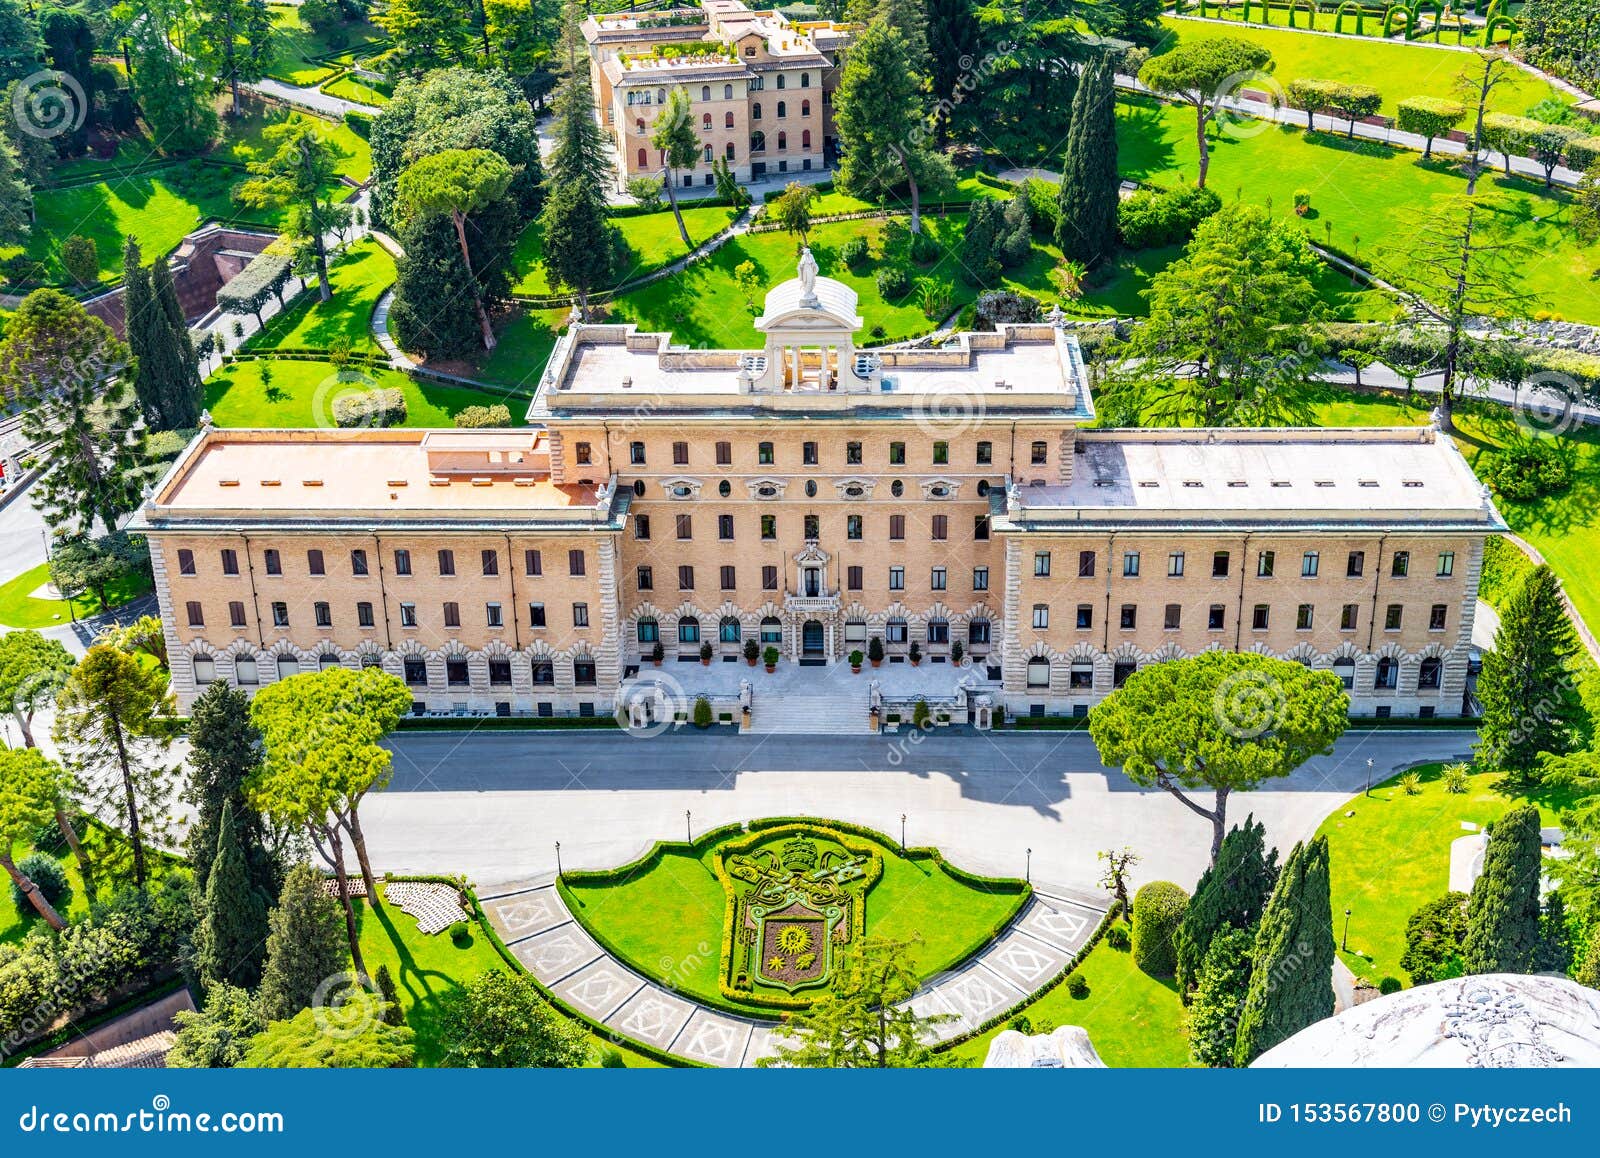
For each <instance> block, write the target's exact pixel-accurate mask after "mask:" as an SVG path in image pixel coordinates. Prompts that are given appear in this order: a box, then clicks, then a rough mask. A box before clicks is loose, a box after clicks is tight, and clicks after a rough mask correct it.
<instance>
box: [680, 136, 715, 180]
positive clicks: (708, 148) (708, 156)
mask: <svg viewBox="0 0 1600 1158" xmlns="http://www.w3.org/2000/svg"><path fill="white" fill-rule="evenodd" d="M705 156H706V164H708V165H709V164H711V160H712V152H711V146H710V145H707V146H706V153H705ZM684 184H685V185H687V184H688V182H687V181H685V182H684Z"/></svg>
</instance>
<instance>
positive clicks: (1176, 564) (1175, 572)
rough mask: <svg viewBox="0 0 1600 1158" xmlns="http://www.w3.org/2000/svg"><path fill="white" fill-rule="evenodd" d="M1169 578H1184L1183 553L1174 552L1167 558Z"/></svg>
mask: <svg viewBox="0 0 1600 1158" xmlns="http://www.w3.org/2000/svg"><path fill="white" fill-rule="evenodd" d="M1167 578H1169V579H1182V578H1183V552H1182V551H1173V552H1172V553H1171V554H1169V555H1168V556H1167Z"/></svg>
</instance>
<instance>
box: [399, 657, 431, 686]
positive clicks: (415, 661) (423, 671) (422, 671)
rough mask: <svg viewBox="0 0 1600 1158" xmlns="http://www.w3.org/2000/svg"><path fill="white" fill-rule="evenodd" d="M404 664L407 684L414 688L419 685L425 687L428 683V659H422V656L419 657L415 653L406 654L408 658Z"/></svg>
mask: <svg viewBox="0 0 1600 1158" xmlns="http://www.w3.org/2000/svg"><path fill="white" fill-rule="evenodd" d="M404 664H405V673H406V684H407V685H408V686H410V687H414V688H419V687H423V686H425V685H426V684H427V682H428V664H427V661H426V660H423V659H421V658H419V657H417V656H414V655H408V656H406V658H405V660H404Z"/></svg>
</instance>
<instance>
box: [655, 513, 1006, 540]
mask: <svg viewBox="0 0 1600 1158" xmlns="http://www.w3.org/2000/svg"><path fill="white" fill-rule="evenodd" d="M673 528H674V530H675V531H676V533H677V537H678V539H679V540H681V541H688V540H690V539H693V538H694V516H692V515H686V514H685V515H676V516H674V518H673ZM865 528H866V522H865V518H864V516H862V515H846V516H845V519H844V537H845V538H846V539H848V540H850V541H852V542H860V541H861V540H862V539H864V538H865ZM650 530H651V527H650V516H649V515H646V514H638V515H634V516H633V537H634V538H635V539H641V540H645V539H649V538H650ZM801 530H802V533H803V534H804V536H805V538H807V539H818V538H821V537H822V516H821V515H816V514H808V515H806V516H804V518H803V520H802V522H801ZM760 532H761V538H762V540H763V541H772V540H776V539H777V537H778V516H777V515H762V516H760ZM928 536H929V538H931V539H932V540H933V541H934V542H944V541H945V540H947V539H949V538H950V516H949V515H933V516H931V517H930V518H929V519H928ZM905 537H906V517H905V516H904V515H890V516H889V540H890V542H903V541H904V540H905ZM972 537H973V538H974V539H976V540H979V541H987V540H988V538H989V516H987V515H975V516H973V519H972ZM717 538H718V539H719V540H720V541H722V542H732V541H733V516H732V515H718V516H717Z"/></svg>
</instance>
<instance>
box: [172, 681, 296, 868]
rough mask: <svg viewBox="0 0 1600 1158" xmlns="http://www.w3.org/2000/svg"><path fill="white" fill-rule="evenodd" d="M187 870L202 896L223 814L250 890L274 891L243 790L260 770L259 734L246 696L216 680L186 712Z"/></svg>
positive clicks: (261, 830) (261, 832)
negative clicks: (240, 853) (226, 814)
mask: <svg viewBox="0 0 1600 1158" xmlns="http://www.w3.org/2000/svg"><path fill="white" fill-rule="evenodd" d="M188 736H189V787H188V793H187V796H188V800H189V803H190V805H192V806H193V808H194V819H193V820H192V821H191V822H190V824H189V833H188V852H189V865H190V867H191V868H192V869H193V870H194V882H195V888H196V890H197V891H198V892H199V893H200V894H201V895H202V896H204V895H205V891H206V885H207V881H208V877H209V874H210V872H211V862H212V860H213V859H215V857H216V855H217V849H218V846H219V844H220V842H221V838H222V832H223V828H224V827H225V825H224V821H223V816H222V813H223V810H224V809H229V810H230V811H231V815H232V828H233V833H234V840H235V842H236V843H237V844H238V846H239V848H240V849H241V850H243V853H244V859H245V863H246V871H247V875H248V876H249V878H250V881H251V883H252V885H253V886H254V887H255V888H256V889H257V890H258V891H259V892H261V893H262V894H263V895H265V896H266V897H268V898H272V897H276V896H277V895H278V890H279V888H280V880H279V877H280V874H279V871H278V863H277V858H276V857H275V856H274V854H273V851H272V849H271V848H269V847H268V841H267V832H266V822H265V821H264V820H263V819H262V817H261V814H260V813H259V812H257V811H256V810H255V809H254V808H253V807H252V806H251V804H250V801H249V798H248V797H247V796H246V795H245V785H246V784H247V783H249V781H250V778H251V777H252V776H254V775H255V774H256V773H257V771H258V770H259V769H260V767H261V733H260V732H258V731H256V728H255V725H254V724H252V723H251V722H250V697H249V696H247V695H246V694H245V693H244V692H242V691H239V690H238V689H237V688H232V687H229V686H228V685H227V684H226V683H224V682H222V681H221V680H218V681H216V682H215V683H213V684H211V686H210V687H208V688H206V690H205V691H204V692H202V693H201V695H200V696H199V698H198V699H196V700H195V702H194V706H193V707H191V708H190V709H189V732H188Z"/></svg>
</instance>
